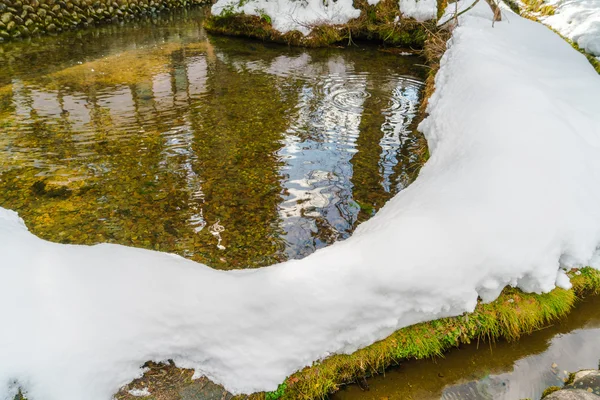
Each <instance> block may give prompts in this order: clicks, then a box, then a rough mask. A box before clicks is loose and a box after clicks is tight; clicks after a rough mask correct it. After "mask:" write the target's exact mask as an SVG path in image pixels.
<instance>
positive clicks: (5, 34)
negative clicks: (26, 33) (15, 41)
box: [0, 29, 10, 38]
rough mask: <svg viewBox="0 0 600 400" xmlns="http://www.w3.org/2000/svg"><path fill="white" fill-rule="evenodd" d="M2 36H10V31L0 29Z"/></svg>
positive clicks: (0, 35)
mask: <svg viewBox="0 0 600 400" xmlns="http://www.w3.org/2000/svg"><path fill="white" fill-rule="evenodd" d="M0 37H3V38H9V37H10V33H8V32H7V31H5V30H3V29H0Z"/></svg>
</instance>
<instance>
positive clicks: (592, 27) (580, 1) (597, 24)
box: [540, 0, 600, 56]
mask: <svg viewBox="0 0 600 400" xmlns="http://www.w3.org/2000/svg"><path fill="white" fill-rule="evenodd" d="M546 3H547V4H550V5H553V6H554V7H556V11H555V13H554V15H551V16H548V17H541V18H540V19H541V21H542V22H544V23H545V24H548V25H549V26H550V27H552V28H553V29H556V31H558V32H559V33H560V34H561V35H563V36H565V37H567V38H569V39H571V40H572V41H574V42H575V43H577V45H579V47H581V48H582V49H583V50H585V51H586V52H588V53H590V54H593V55H595V56H600V0H550V1H547V2H546Z"/></svg>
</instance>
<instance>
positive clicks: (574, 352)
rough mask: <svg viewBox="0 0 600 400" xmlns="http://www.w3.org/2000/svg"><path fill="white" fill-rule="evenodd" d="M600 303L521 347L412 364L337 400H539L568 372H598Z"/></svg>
mask: <svg viewBox="0 0 600 400" xmlns="http://www.w3.org/2000/svg"><path fill="white" fill-rule="evenodd" d="M599 360H600V297H599V296H597V297H592V298H589V299H586V300H584V301H583V302H581V303H580V304H579V305H578V307H577V308H576V309H575V310H574V311H573V312H572V313H571V314H570V315H569V316H568V317H567V318H566V319H564V320H563V321H560V322H558V323H556V324H555V325H553V326H551V327H549V328H546V329H542V330H540V331H538V332H535V333H533V334H532V335H528V336H524V337H523V338H521V339H520V340H519V341H518V342H513V343H508V342H505V341H498V342H496V343H492V344H490V343H483V342H481V343H474V344H471V345H467V346H463V347H461V348H459V349H454V350H452V351H450V352H448V353H447V354H446V355H445V357H444V358H437V359H434V360H420V361H409V362H405V363H402V365H400V366H399V367H397V368H394V369H391V370H389V371H387V372H386V374H385V376H377V377H374V378H372V379H369V380H368V381H367V382H368V385H369V390H368V391H364V390H362V389H361V388H359V387H358V386H356V385H351V386H348V387H346V388H344V389H343V390H341V391H340V392H338V393H336V394H335V395H333V396H331V399H332V400H355V399H361V400H370V399H377V400H380V399H388V400H395V399H398V400H400V399H403V400H409V399H411V400H431V399H436V400H437V399H443V400H459V399H460V400H491V399H494V400H496V399H498V400H518V399H532V400H534V399H539V398H540V397H541V394H542V392H543V391H544V389H546V388H547V387H549V386H553V385H556V386H562V384H563V380H564V379H565V378H566V377H567V376H568V374H569V372H575V371H578V370H581V369H591V368H598V363H599Z"/></svg>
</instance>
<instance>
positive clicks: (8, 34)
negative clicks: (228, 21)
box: [0, 0, 209, 42]
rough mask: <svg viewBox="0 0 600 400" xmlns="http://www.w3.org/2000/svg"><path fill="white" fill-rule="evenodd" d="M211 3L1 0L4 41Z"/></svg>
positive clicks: (0, 38) (0, 34)
mask: <svg viewBox="0 0 600 400" xmlns="http://www.w3.org/2000/svg"><path fill="white" fill-rule="evenodd" d="M208 2H209V1H207V0H0V42H2V41H4V40H9V39H16V38H23V37H29V36H37V35H42V34H48V33H58V32H62V31H67V30H73V29H80V28H85V27H88V26H92V25H99V24H103V23H110V22H120V21H129V20H133V19H136V18H140V17H146V16H152V15H156V14H158V13H159V12H161V11H165V10H172V9H177V8H185V7H191V6H196V5H204V4H208Z"/></svg>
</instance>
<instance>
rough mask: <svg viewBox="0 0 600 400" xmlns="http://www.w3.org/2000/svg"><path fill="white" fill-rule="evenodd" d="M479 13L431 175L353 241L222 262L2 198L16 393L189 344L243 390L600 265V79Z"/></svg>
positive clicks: (112, 381) (199, 359)
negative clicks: (35, 227)
mask: <svg viewBox="0 0 600 400" xmlns="http://www.w3.org/2000/svg"><path fill="white" fill-rule="evenodd" d="M509 17H510V18H508V17H507V18H505V21H503V22H497V23H496V24H495V27H494V28H492V24H491V13H490V11H489V10H488V8H487V5H486V4H485V2H481V3H480V4H479V5H478V6H477V7H476V8H474V9H473V10H472V11H471V12H469V13H467V14H465V16H464V18H462V23H461V25H460V26H459V27H458V28H457V29H456V30H455V32H454V35H453V39H452V43H451V45H450V47H449V50H448V52H447V53H446V55H445V56H444V58H443V60H442V67H441V69H440V71H439V74H438V76H437V78H436V88H437V90H436V92H435V94H434V95H433V97H432V98H431V101H430V103H429V112H430V113H431V115H430V116H429V117H428V118H427V119H426V120H425V121H424V122H423V124H422V125H421V128H422V129H423V131H424V132H425V134H426V135H427V139H428V141H429V143H430V149H431V159H430V160H429V161H428V162H427V164H426V165H425V167H424V168H423V169H422V171H421V174H420V176H419V178H418V179H417V180H416V181H415V182H414V184H413V185H411V186H410V187H409V188H407V189H406V190H404V191H403V192H401V193H400V194H399V195H397V196H396V197H394V198H393V199H392V200H391V201H390V202H389V203H388V204H386V205H385V207H383V208H382V209H381V210H380V212H379V213H378V214H377V215H376V216H375V217H374V218H372V219H371V220H369V221H368V222H366V223H364V224H362V225H361V226H360V227H359V228H358V229H357V230H356V232H355V234H354V235H353V236H352V237H351V238H350V239H348V240H346V241H344V242H340V243H336V244H335V245H333V246H330V247H328V248H325V249H322V250H319V251H317V252H316V253H314V254H312V255H310V256H308V257H306V258H305V259H303V260H296V261H289V262H286V263H282V264H279V265H276V266H273V267H268V268H262V269H258V270H244V271H228V272H225V271H216V270H212V269H210V268H208V267H206V266H204V265H201V264H197V263H194V262H192V261H189V260H185V259H183V258H181V257H178V256H174V255H169V254H163V253H157V252H152V251H147V250H140V249H134V248H128V247H123V246H118V245H111V244H103V245H97V246H91V247H87V246H73V245H60V244H54V243H50V242H46V241H43V240H41V239H39V238H37V237H35V236H34V235H32V234H31V233H29V232H28V231H27V229H26V228H25V226H24V224H23V223H22V221H21V220H20V219H19V218H18V216H17V215H16V214H15V213H14V212H12V211H8V210H4V209H0V254H1V257H2V258H1V264H0V318H1V319H2V323H3V329H1V330H0V398H4V399H10V398H11V396H12V395H13V394H14V391H15V388H16V386H17V385H22V386H23V387H25V388H26V390H27V391H28V397H29V398H30V399H31V400H71V399H73V400H79V399H87V400H107V399H110V398H111V395H112V394H113V393H114V392H115V391H116V390H117V388H119V387H120V386H121V385H123V384H125V383H127V382H129V381H131V380H132V379H133V378H135V377H137V376H138V375H139V374H140V373H141V370H140V365H142V363H144V362H145V361H147V360H151V359H152V360H164V359H167V358H173V359H174V360H175V362H176V363H177V364H178V365H180V366H184V367H193V368H196V369H197V371H198V372H199V373H201V374H205V375H207V376H208V377H209V378H211V379H213V380H214V381H216V382H219V383H222V384H224V385H225V387H226V388H227V389H229V390H231V391H233V392H235V393H240V392H246V393H247V392H252V391H258V390H273V389H275V388H276V387H277V384H278V383H280V382H282V381H283V380H284V378H285V377H286V376H287V375H289V374H291V373H292V372H294V371H296V370H297V369H299V368H301V367H303V366H305V365H310V364H311V362H313V361H314V360H317V359H319V358H322V357H326V356H327V355H329V354H331V353H341V352H344V353H349V352H352V351H354V350H356V349H358V348H360V347H363V346H366V345H368V344H370V343H372V342H374V341H375V340H378V339H381V338H384V337H385V336H387V335H389V334H390V333H391V332H393V331H394V330H396V329H398V328H401V327H404V326H407V325H410V324H414V323H417V322H421V321H426V320H431V319H435V318H440V317H444V316H450V315H458V314H461V313H463V312H465V311H471V310H473V308H474V307H475V305H476V302H477V297H478V296H482V297H483V299H485V300H487V301H490V300H492V299H494V298H495V297H496V296H497V295H498V293H499V292H500V290H501V289H502V288H503V287H504V286H505V285H516V286H519V287H520V288H522V289H524V290H526V291H536V292H543V291H549V290H551V289H552V288H554V286H555V283H556V282H559V283H561V285H562V286H568V285H569V282H568V279H565V274H564V272H563V270H562V269H561V267H564V268H569V267H572V266H575V265H586V264H592V265H594V266H596V267H598V265H599V264H600V262H599V261H600V254H598V252H597V251H596V249H597V247H598V245H599V244H600V185H598V182H600V111H599V109H598V103H597V94H598V93H600V78H599V77H598V75H597V74H596V73H595V71H594V70H593V69H592V67H591V66H590V65H589V63H588V62H587V60H586V59H585V58H584V57H583V56H582V55H581V54H579V53H578V52H576V51H575V50H573V49H572V48H571V47H570V46H569V45H568V44H567V43H565V42H564V41H563V40H562V39H560V38H559V37H558V36H557V35H555V34H554V33H552V32H551V31H550V30H548V29H546V28H545V27H543V26H541V25H539V24H536V23H534V22H531V21H528V20H524V19H522V18H520V17H518V16H515V15H510V16H509Z"/></svg>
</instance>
